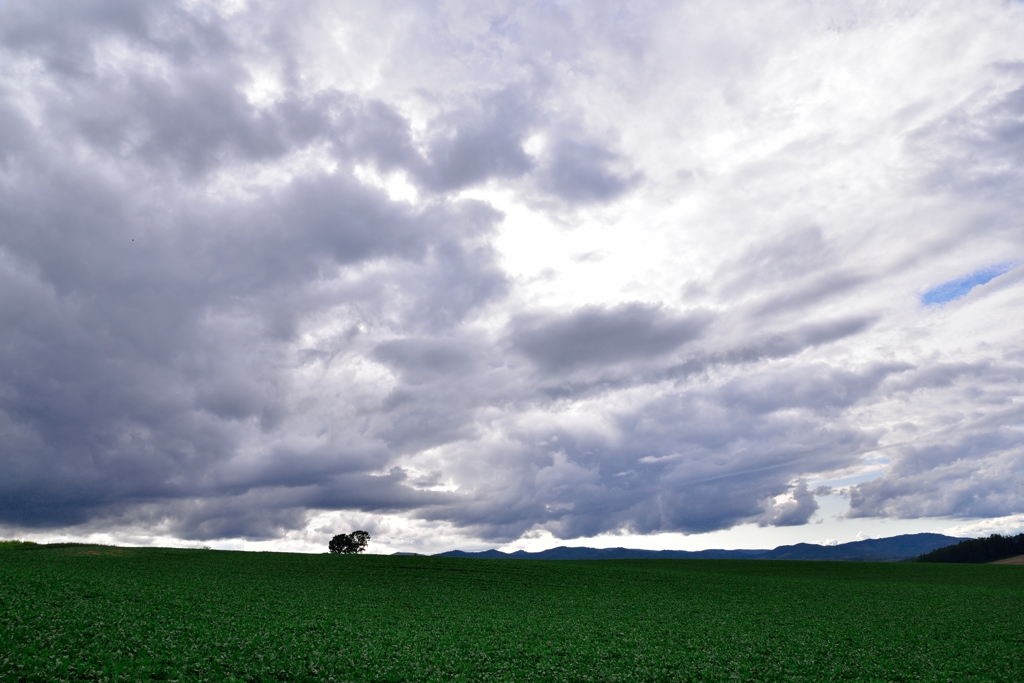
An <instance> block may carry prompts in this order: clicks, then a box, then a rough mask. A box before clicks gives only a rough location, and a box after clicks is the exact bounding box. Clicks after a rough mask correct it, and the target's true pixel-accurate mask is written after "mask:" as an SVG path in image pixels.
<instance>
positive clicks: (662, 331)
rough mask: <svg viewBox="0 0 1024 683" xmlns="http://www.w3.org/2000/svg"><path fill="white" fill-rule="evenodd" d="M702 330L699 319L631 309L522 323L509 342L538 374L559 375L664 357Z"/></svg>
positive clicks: (703, 320)
mask: <svg viewBox="0 0 1024 683" xmlns="http://www.w3.org/2000/svg"><path fill="white" fill-rule="evenodd" d="M706 324H707V316H706V315H703V314H701V313H695V314H690V315H688V316H673V315H672V314H670V313H668V312H666V311H663V310H662V309H660V308H656V307H651V306H645V305H642V304H637V303H632V304H622V305H620V306H617V307H615V308H610V309H604V308H597V307H584V308H581V309H579V310H576V311H574V312H572V313H571V314H569V315H566V316H558V315H531V316H526V317H521V318H519V319H518V320H516V321H515V322H514V323H513V326H512V330H511V333H510V336H509V340H510V342H511V344H512V346H513V348H515V349H517V350H518V351H520V352H522V353H524V354H525V355H526V356H527V357H529V358H530V359H531V360H532V361H534V362H535V363H536V364H537V365H538V366H539V367H540V368H541V369H543V370H545V371H546V372H562V371H571V370H574V369H576V368H579V367H586V366H594V365H608V364H613V363H619V362H622V361H628V360H635V359H641V358H653V357H657V356H660V355H664V354H666V353H669V352H671V351H673V350H675V349H677V348H679V347H680V346H682V345H683V344H685V343H686V342H688V341H691V340H693V339H695V338H697V337H698V336H699V335H700V333H701V331H702V329H703V328H704V327H705V326H706Z"/></svg>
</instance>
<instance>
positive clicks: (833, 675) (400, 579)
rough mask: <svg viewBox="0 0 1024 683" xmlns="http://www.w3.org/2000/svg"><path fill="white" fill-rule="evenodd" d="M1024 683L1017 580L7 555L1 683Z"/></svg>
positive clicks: (705, 563) (1023, 585)
mask: <svg viewBox="0 0 1024 683" xmlns="http://www.w3.org/2000/svg"><path fill="white" fill-rule="evenodd" d="M59 680H91V681H140V680H141V681H150V680H181V681H203V680H209V681H221V680H236V681H330V680H334V681H339V682H340V681H737V680H738V681H748V680H749V681H828V680H856V681H956V682H957V683H960V682H961V681H1022V680H1024V567H1020V566H1005V565H999V566H992V565H938V564H927V565H926V564H864V563H839V562H820V563H813V562H768V561H756V560H746V561H714V560H623V561H597V562H586V561H577V562H569V561H564V562H540V561H515V560H471V559H454V558H429V557H384V556H373V555H367V556H337V555H298V554H283V553H241V552H221V551H210V550H168V549H128V548H104V547H67V548H54V547H45V546H35V547H32V546H25V547H20V548H15V549H5V550H0V681H59Z"/></svg>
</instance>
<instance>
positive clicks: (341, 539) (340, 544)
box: [327, 531, 370, 555]
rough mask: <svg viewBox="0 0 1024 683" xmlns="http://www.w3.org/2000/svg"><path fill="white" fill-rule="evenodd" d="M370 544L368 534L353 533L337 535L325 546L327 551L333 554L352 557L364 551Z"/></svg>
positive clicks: (361, 532) (362, 532) (363, 532)
mask: <svg viewBox="0 0 1024 683" xmlns="http://www.w3.org/2000/svg"><path fill="white" fill-rule="evenodd" d="M369 542H370V534H368V533H366V532H365V531H353V532H352V533H351V534H338V535H337V536H335V537H334V538H332V539H331V542H330V543H328V544H327V549H328V550H330V551H331V552H332V553H334V554H339V555H354V554H355V553H361V552H363V551H364V550H365V549H366V544H367V543H369Z"/></svg>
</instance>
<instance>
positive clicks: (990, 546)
mask: <svg viewBox="0 0 1024 683" xmlns="http://www.w3.org/2000/svg"><path fill="white" fill-rule="evenodd" d="M1017 555H1024V533H1021V534H1017V535H1016V536H1001V535H999V534H992V535H991V536H989V537H988V538H972V539H970V540H967V541H962V542H960V543H957V544H956V545H950V546H946V547H945V548H939V549H937V550H933V551H931V552H930V553H925V554H924V555H921V556H920V557H918V558H917V559H916V560H915V561H916V562H969V563H983V562H997V561H999V560H1005V559H1007V558H1009V557H1016V556H1017Z"/></svg>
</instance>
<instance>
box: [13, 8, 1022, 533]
mask: <svg viewBox="0 0 1024 683" xmlns="http://www.w3.org/2000/svg"><path fill="white" fill-rule="evenodd" d="M1022 36H1024V10H1022V8H1021V6H1020V5H1019V4H1016V3H1007V2H1001V1H996V0H985V1H984V2H980V3H970V4H967V5H965V4H964V3H955V2H945V1H942V2H937V3H929V4H928V5H927V6H922V5H920V4H919V3H910V2H908V3H899V2H897V3H891V2H887V3H882V2H878V3H874V2H868V3H848V4H847V3H828V4H815V3H803V2H796V1H794V0H778V1H776V2H770V3H763V4H759V5H758V6H757V7H751V6H750V5H749V4H747V3H739V2H736V3H732V2H723V3H716V4H714V5H707V4H699V3H697V4H695V3H687V2H645V3H614V2H613V3H598V4H589V3H583V4H580V3H535V4H533V3H526V4H523V3H507V2H501V1H496V2H493V3H485V5H480V4H479V3H462V2H414V1H412V0H409V1H404V0H402V1H399V0H395V1H393V2H391V1H389V2H386V3H380V4H371V5H370V6H367V7H362V8H353V7H348V8H344V9H342V8H339V7H337V5H336V4H335V3H328V2H318V1H315V0H304V2H301V3H298V5H296V4H295V3H292V4H291V5H290V6H289V9H288V11H285V10H284V9H283V8H278V7H276V6H275V5H274V4H273V3H257V2H241V1H236V2H227V1H224V2H213V1H212V0H211V1H202V0H197V1H188V2H185V1H182V2H170V1H168V2H159V3H137V2H130V1H127V0H88V1H84V2H75V3H70V4H69V3H65V2H57V1H56V0H39V1H36V2H31V3H18V2H7V3H2V4H0V65H2V68H0V328H2V329H3V330H4V333H3V339H2V343H0V466H2V469H3V471H4V473H5V474H4V476H3V477H2V478H0V527H2V528H6V529H11V530H16V531H20V532H27V533H31V532H33V531H40V530H47V529H65V530H68V529H70V530H79V531H80V532H81V533H88V532H90V531H95V530H100V529H123V530H125V533H131V534H135V535H137V536H139V537H146V536H147V535H150V536H154V537H155V536H161V537H174V538H179V539H186V540H218V539H219V540H223V539H277V538H283V537H285V536H286V535H288V534H295V533H304V534H306V536H305V537H306V538H309V539H313V540H315V541H317V542H319V540H321V537H323V538H329V537H330V535H332V534H331V530H329V529H327V528H326V527H320V526H317V525H318V524H320V522H318V521H316V520H318V519H321V518H322V516H323V515H325V514H328V513H338V514H341V515H343V516H344V515H348V517H347V519H351V520H358V522H359V523H360V524H361V525H362V528H367V527H370V528H369V530H370V531H371V532H373V533H376V534H377V537H378V538H384V539H386V538H387V537H388V534H391V535H392V536H394V537H395V538H396V539H397V538H398V537H400V536H402V535H403V534H405V535H407V536H408V535H410V534H413V533H414V530H415V529H420V530H425V529H437V528H442V527H443V528H446V529H449V530H452V531H451V533H453V534H455V536H456V537H460V538H464V539H476V540H480V541H486V542H488V543H504V542H508V541H511V540H514V539H517V538H520V537H522V536H523V535H524V534H531V533H537V532H538V531H539V530H545V531H547V532H550V533H551V534H553V535H554V536H555V537H557V538H561V539H570V538H577V537H581V536H593V535H596V534H600V533H609V532H611V533H613V532H618V531H623V530H628V531H630V532H633V533H656V532H663V531H679V532H684V533H700V532H706V531H714V530H718V529H726V528H730V527H732V526H735V525H738V524H751V523H753V524H759V525H763V526H793V525H801V524H806V523H808V522H809V521H813V520H814V519H815V518H816V517H815V516H816V515H817V514H819V505H818V502H817V498H819V497H821V496H823V495H842V496H845V497H846V499H847V500H848V502H849V510H848V512H847V513H846V515H847V516H848V517H851V518H857V517H888V518H907V519H913V518H920V517H935V518H957V519H962V518H977V519H988V518H1008V519H1009V518H1015V517H1013V516H1014V515H1020V514H1021V513H1024V403H1022V401H1021V392H1020V389H1021V386H1022V382H1024V343H1022V341H1021V335H1020V325H1019V324H1018V323H1017V322H1016V320H1017V318H1018V317H1019V312H1020V311H1021V310H1024V285H1022V280H1024V269H1022V268H1024V267H1022V266H1021V265H1020V264H1021V263H1022V262H1024V256H1022V254H1024V225H1022V224H1021V219H1020V217H1021V216H1024V211H1022V208H1024V207H1022V206H1021V201H1022V200H1021V197H1024V186H1022V180H1024V176H1022V172H1021V169H1022V168H1024V165H1022V162H1024V136H1022V135H1021V130H1022V127H1021V126H1022V124H1021V120H1022V117H1024V48H1022V47H1021V46H1022V45H1024V40H1021V37H1022ZM935 304H941V305H935ZM374 525H377V526H374ZM324 542H326V541H324ZM396 542H397V541H396Z"/></svg>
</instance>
